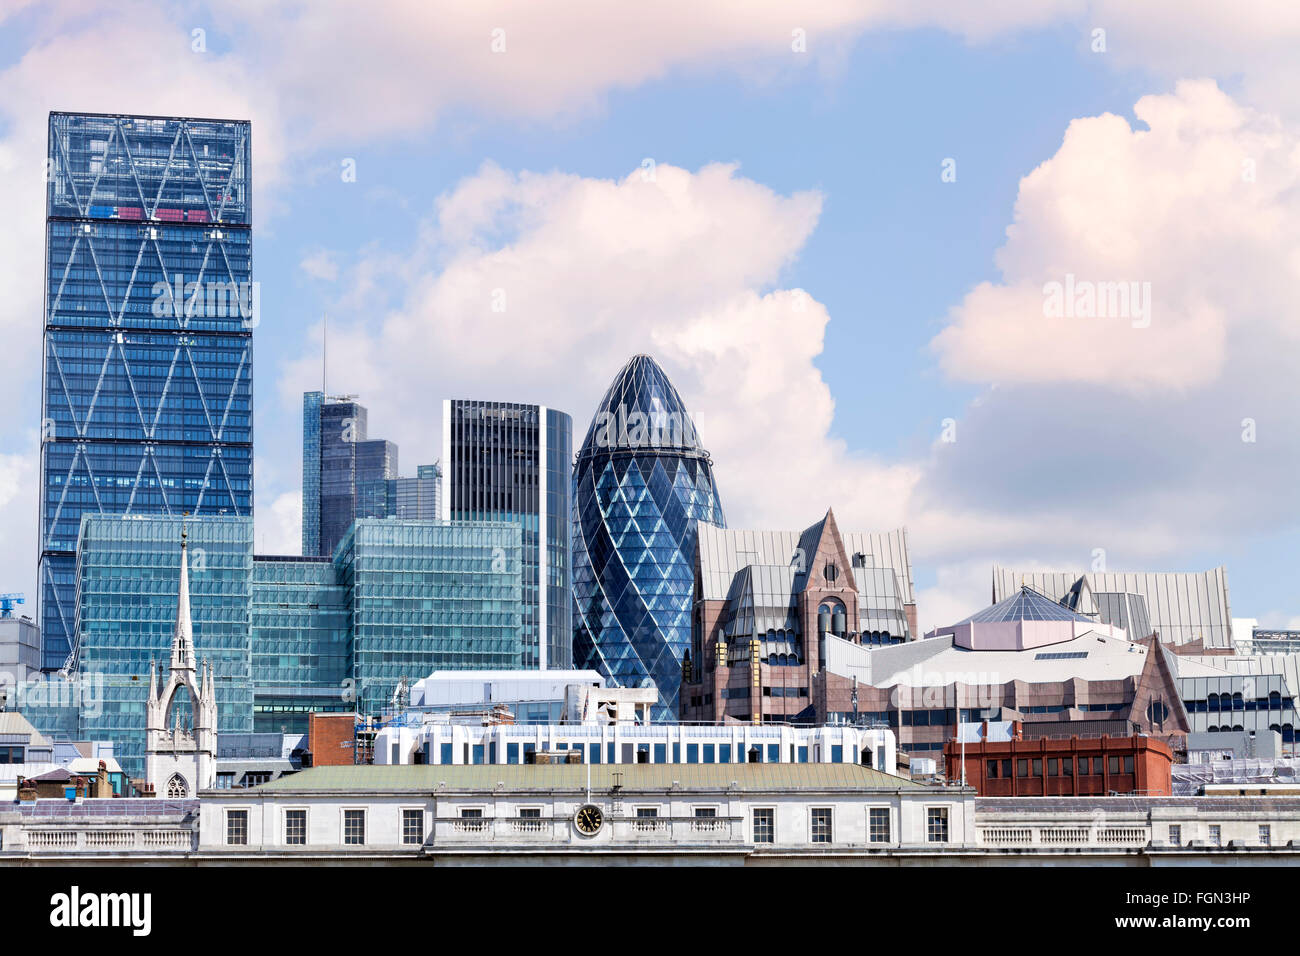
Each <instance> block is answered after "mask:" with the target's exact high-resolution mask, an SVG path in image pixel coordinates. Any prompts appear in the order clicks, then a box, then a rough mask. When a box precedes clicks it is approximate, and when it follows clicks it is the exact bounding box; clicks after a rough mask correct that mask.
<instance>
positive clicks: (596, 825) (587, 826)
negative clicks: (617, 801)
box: [573, 803, 605, 836]
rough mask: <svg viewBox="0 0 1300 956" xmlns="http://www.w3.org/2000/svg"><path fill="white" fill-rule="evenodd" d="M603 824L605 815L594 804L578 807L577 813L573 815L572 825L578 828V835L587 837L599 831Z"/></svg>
mask: <svg viewBox="0 0 1300 956" xmlns="http://www.w3.org/2000/svg"><path fill="white" fill-rule="evenodd" d="M604 823H605V814H604V812H603V811H602V810H601V809H600V807H598V806H596V805H595V804H594V803H588V804H584V805H583V806H581V807H578V812H577V813H575V814H574V815H573V825H574V826H575V827H577V828H578V832H579V833H585V834H586V835H587V836H591V835H592V834H594V833H596V832H597V831H598V830H600V828H601V827H602V826H603V825H604Z"/></svg>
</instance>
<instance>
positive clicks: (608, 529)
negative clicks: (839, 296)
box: [573, 355, 725, 721]
mask: <svg viewBox="0 0 1300 956" xmlns="http://www.w3.org/2000/svg"><path fill="white" fill-rule="evenodd" d="M699 521H707V522H709V523H710V524H714V525H717V526H719V527H723V526H725V520H724V518H723V515H722V505H721V503H720V502H719V500H718V489H717V486H716V485H715V484H714V481H713V466H712V462H711V460H710V458H709V454H708V452H706V451H705V450H704V449H703V448H702V447H700V443H699V437H698V435H697V434H696V432H695V425H694V423H693V422H692V421H691V418H690V415H689V414H688V413H687V411H686V406H685V404H684V403H683V402H682V400H681V396H679V395H678V394H677V390H676V389H675V388H673V386H672V383H671V382H669V381H668V377H667V376H666V375H665V374H664V372H663V369H661V368H660V367H659V366H658V365H657V364H656V363H655V361H654V359H652V358H650V357H649V356H648V355H637V356H635V357H634V358H633V359H632V360H631V361H630V362H628V363H627V364H626V365H625V366H623V369H622V370H621V371H620V372H619V373H618V375H617V376H616V377H615V378H614V382H613V384H612V385H610V387H609V391H607V392H606V393H605V397H604V398H603V399H602V400H601V402H600V405H599V406H598V407H597V409H596V415H595V417H594V418H593V420H592V423H591V427H590V429H589V430H588V431H587V437H586V438H585V439H584V440H583V443H582V448H581V450H580V451H579V452H578V457H577V463H576V465H575V470H574V496H573V600H574V612H573V613H574V642H573V649H574V659H575V663H576V665H577V666H578V667H584V668H591V669H593V670H598V671H600V673H602V674H604V675H605V676H606V677H607V678H608V679H610V680H611V681H612V682H613V683H615V684H616V685H618V686H620V687H657V688H658V690H659V703H658V705H657V706H656V707H655V708H654V711H653V714H654V719H655V720H658V721H676V720H677V712H678V711H677V699H678V690H679V686H680V684H681V678H682V659H683V657H684V655H685V653H686V651H687V650H688V649H689V647H690V641H691V600H692V594H693V590H694V580H695V575H694V561H695V537H696V524H697V522H699Z"/></svg>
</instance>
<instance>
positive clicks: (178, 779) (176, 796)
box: [167, 773, 190, 800]
mask: <svg viewBox="0 0 1300 956" xmlns="http://www.w3.org/2000/svg"><path fill="white" fill-rule="evenodd" d="M189 792H190V788H189V787H187V786H186V785H185V778H184V777H182V776H181V775H180V774H178V773H174V774H172V775H171V779H170V780H168V781H167V799H168V800H181V799H183V798H184V797H186V796H187V795H188V794H189Z"/></svg>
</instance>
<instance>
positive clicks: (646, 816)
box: [636, 807, 659, 820]
mask: <svg viewBox="0 0 1300 956" xmlns="http://www.w3.org/2000/svg"><path fill="white" fill-rule="evenodd" d="M636 815H637V817H639V818H640V819H642V820H654V819H657V818H658V816H659V808H658V807H637V808H636Z"/></svg>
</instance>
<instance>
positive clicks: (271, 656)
mask: <svg viewBox="0 0 1300 956" xmlns="http://www.w3.org/2000/svg"><path fill="white" fill-rule="evenodd" d="M250 619H251V624H252V630H253V634H252V653H253V732H254V733H306V732H307V714H308V713H310V712H312V711H342V710H352V708H353V697H352V692H351V681H350V680H349V678H350V677H351V675H352V631H351V628H350V624H349V618H348V594H347V588H345V587H344V586H343V585H341V584H340V583H339V576H338V571H337V569H336V568H335V567H334V564H333V562H331V561H330V559H328V558H319V557H315V558H313V557H306V558H299V557H278V556H277V557H264V556H261V555H258V556H257V557H255V558H254V559H253V585H252V609H251V618H250Z"/></svg>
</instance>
